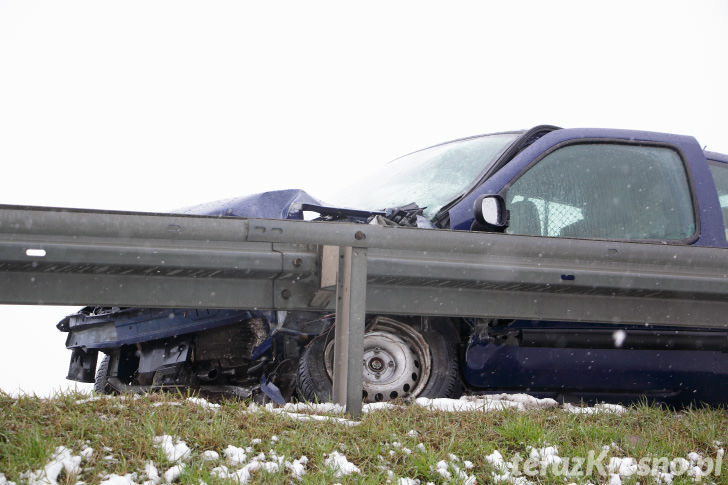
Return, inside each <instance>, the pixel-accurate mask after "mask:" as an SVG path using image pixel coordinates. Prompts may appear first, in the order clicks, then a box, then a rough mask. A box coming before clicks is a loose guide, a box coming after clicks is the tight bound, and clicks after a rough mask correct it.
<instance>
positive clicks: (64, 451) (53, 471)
mask: <svg viewBox="0 0 728 485" xmlns="http://www.w3.org/2000/svg"><path fill="white" fill-rule="evenodd" d="M82 460H83V457H82V456H81V455H73V454H71V450H69V449H68V448H66V447H65V446H59V447H58V448H56V451H55V452H54V453H53V455H52V456H51V460H50V461H49V462H48V464H46V466H45V467H43V468H42V469H41V470H35V471H28V472H26V473H24V474H23V475H21V477H22V478H23V479H24V481H27V483H28V484H29V485H48V484H50V485H56V484H57V483H58V477H59V476H60V474H61V472H63V471H65V472H66V474H68V475H77V474H79V473H81V461H82Z"/></svg>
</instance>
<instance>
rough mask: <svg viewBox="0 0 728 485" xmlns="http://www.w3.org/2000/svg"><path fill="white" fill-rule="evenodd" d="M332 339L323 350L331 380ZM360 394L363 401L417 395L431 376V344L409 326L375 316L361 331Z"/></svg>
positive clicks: (332, 362)
mask: <svg viewBox="0 0 728 485" xmlns="http://www.w3.org/2000/svg"><path fill="white" fill-rule="evenodd" d="M333 349H334V342H333V340H332V341H330V342H329V343H328V344H327V345H326V348H325V350H324V362H325V363H326V372H327V373H328V375H329V378H330V379H332V380H333V366H334V365H333V364H334V352H333ZM362 365H363V385H364V393H363V397H364V400H365V401H366V402H379V401H388V400H391V399H396V398H406V397H409V396H417V395H419V393H420V392H422V389H424V387H425V385H426V384H427V381H428V379H429V378H430V370H431V357H430V347H429V345H427V342H426V341H425V339H424V338H423V337H422V335H420V333H419V332H417V331H416V330H415V329H413V328H412V327H410V326H409V325H405V324H403V323H400V322H397V321H395V320H392V319H389V318H385V317H377V319H376V320H375V322H374V324H373V325H372V326H371V329H370V330H369V331H368V332H367V333H366V334H364V354H363V359H362Z"/></svg>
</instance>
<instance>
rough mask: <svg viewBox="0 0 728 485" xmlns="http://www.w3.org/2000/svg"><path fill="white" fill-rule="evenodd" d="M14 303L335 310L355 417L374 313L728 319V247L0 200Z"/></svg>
mask: <svg viewBox="0 0 728 485" xmlns="http://www.w3.org/2000/svg"><path fill="white" fill-rule="evenodd" d="M337 247H338V248H340V249H339V250H336V249H335V248H337ZM347 248H348V249H347ZM332 249H333V250H332ZM331 256H333V257H331ZM337 273H338V275H340V276H341V277H337ZM337 293H338V297H337V298H335V296H336V295H337ZM0 303H3V304H31V305H38V304H63V305H76V304H77V305H113V306H139V307H186V308H259V309H277V310H312V309H322V310H323V309H336V310H337V313H338V315H339V320H338V321H337V339H340V340H337V342H342V343H343V342H344V341H346V342H347V344H348V345H337V349H339V350H340V354H337V356H336V360H335V367H336V373H335V375H336V376H338V375H347V376H348V377H347V378H346V379H345V380H341V379H337V378H335V382H334V393H335V396H337V397H338V398H339V399H340V401H343V400H344V397H343V396H344V395H346V396H347V397H346V403H347V409H349V410H350V412H352V414H357V412H358V411H357V408H358V409H360V407H361V402H360V397H361V389H360V385H361V366H360V365H348V366H347V364H346V362H352V363H356V362H361V342H362V339H363V319H364V313H365V312H370V313H374V312H376V313H390V314H410V315H417V314H420V315H451V316H484V317H485V316H487V317H498V318H526V319H542V320H562V321H594V322H610V323H651V324H665V325H688V326H696V327H716V328H725V327H726V326H728V318H727V317H726V315H728V250H726V249H720V248H700V247H685V246H677V245H662V244H646V243H626V242H610V241H589V240H577V239H564V238H544V237H532V236H515V235H504V234H486V233H466V232H457V231H445V230H427V229H416V228H404V227H385V226H373V225H362V224H353V223H331V222H303V221H291V220H277V219H239V218H218V217H207V216H189V215H172V214H151V213H129V212H107V211H93V210H74V209H58V208H46V207H20V206H0ZM347 322H348V323H347ZM347 328H348V331H347ZM347 352H348V354H347ZM347 369H348V370H347ZM342 382H343V383H344V384H342ZM354 382H356V383H358V384H353V383H354ZM342 386H343V387H342ZM357 386H358V387H357ZM344 388H345V389H347V391H346V392H344V391H343V390H342V389H344ZM356 402H358V405H357V404H356Z"/></svg>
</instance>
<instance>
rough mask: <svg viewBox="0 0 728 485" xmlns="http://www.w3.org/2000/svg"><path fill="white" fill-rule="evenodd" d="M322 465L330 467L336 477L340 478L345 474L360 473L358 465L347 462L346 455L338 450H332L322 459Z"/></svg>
mask: <svg viewBox="0 0 728 485" xmlns="http://www.w3.org/2000/svg"><path fill="white" fill-rule="evenodd" d="M324 465H326V466H327V467H328V468H330V469H331V470H332V471H333V472H334V475H336V477H337V478H341V477H342V476H345V475H351V474H352V473H361V470H360V469H359V467H358V466H356V465H354V464H353V463H351V462H349V460H347V459H346V456H344V455H342V454H341V453H339V452H338V451H332V452H331V453H329V456H327V457H326V460H324Z"/></svg>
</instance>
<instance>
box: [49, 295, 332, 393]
mask: <svg viewBox="0 0 728 485" xmlns="http://www.w3.org/2000/svg"><path fill="white" fill-rule="evenodd" d="M332 323H333V317H329V316H326V315H324V316H321V315H318V314H306V313H295V314H294V313H290V314H286V313H285V312H263V311H239V310H195V309H174V310H171V309H139V308H90V307H87V308H84V309H82V310H81V311H79V312H78V313H76V314H73V315H70V316H68V317H66V318H64V319H63V320H62V321H61V322H60V323H59V324H58V328H59V329H60V330H62V331H66V332H68V338H67V341H66V347H67V348H69V349H71V350H72V352H73V354H72V357H71V364H70V366H69V372H68V376H67V378H68V379H71V380H75V381H80V382H93V383H94V389H95V391H96V392H99V393H123V392H147V391H152V390H176V389H190V390H192V391H196V392H201V393H205V394H220V393H221V394H227V395H232V396H237V397H240V398H254V399H263V396H264V395H265V396H267V397H268V398H269V399H271V400H273V401H276V402H280V403H282V402H284V401H287V400H288V399H290V397H291V395H292V393H293V391H294V387H295V378H296V368H297V362H298V359H299V352H300V349H301V347H302V345H303V344H304V343H305V342H307V341H308V340H310V338H311V337H313V336H315V335H318V334H319V333H321V332H322V331H323V330H325V328H327V327H328V326H330V325H331V324H332ZM99 352H101V353H103V354H105V356H104V357H103V359H102V360H101V362H100V365H98V366H97V361H98V356H99ZM97 367H98V369H97Z"/></svg>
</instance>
